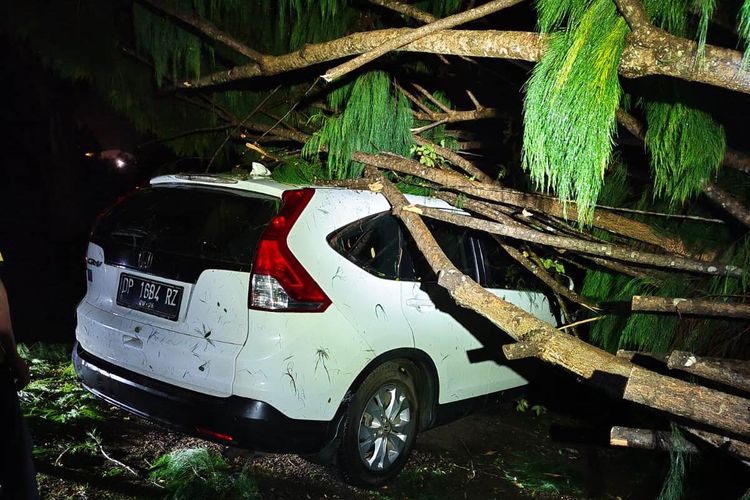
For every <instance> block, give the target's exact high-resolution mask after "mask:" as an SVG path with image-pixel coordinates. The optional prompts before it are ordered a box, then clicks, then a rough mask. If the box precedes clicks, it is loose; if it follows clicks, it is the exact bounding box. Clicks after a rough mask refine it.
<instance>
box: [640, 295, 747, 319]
mask: <svg viewBox="0 0 750 500" xmlns="http://www.w3.org/2000/svg"><path fill="white" fill-rule="evenodd" d="M630 307H631V309H632V310H633V311H634V312H661V313H670V314H678V315H683V314H691V315H696V316H717V317H720V318H726V317H729V318H744V319H750V304H728V303H726V302H715V301H713V300H698V299H680V298H673V297H645V296H643V295H634V296H633V298H632V300H631V305H630Z"/></svg>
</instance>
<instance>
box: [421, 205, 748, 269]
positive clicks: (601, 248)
mask: <svg viewBox="0 0 750 500" xmlns="http://www.w3.org/2000/svg"><path fill="white" fill-rule="evenodd" d="M415 208H416V209H417V210H419V211H420V212H421V213H422V214H423V215H425V216H427V217H430V218H432V219H438V220H442V221H445V222H449V223H451V224H456V225H460V226H464V227H469V228H472V229H477V230H479V231H487V232H489V233H492V234H497V235H500V236H507V237H509V238H514V239H519V240H523V241H529V242H532V243H537V244H539V245H547V246H552V247H556V248H564V249H566V250H572V251H575V252H581V253H587V254H591V255H598V256H600V257H609V258H613V259H617V260H623V261H625V262H635V263H637V264H644V265H647V266H656V267H664V268H668V269H678V270H682V271H690V272H694V273H703V274H710V275H715V276H721V275H728V276H735V277H741V276H742V270H741V269H739V268H738V267H736V266H730V265H725V264H721V263H719V262H713V263H712V262H704V261H700V260H695V259H689V258H686V257H678V256H676V255H664V254H657V253H651V252H642V251H638V250H634V249H632V248H628V247H623V246H620V245H613V244H606V243H597V242H590V241H586V240H582V239H578V238H570V237H567V236H555V235H550V234H545V233H542V232H539V231H535V230H533V229H525V228H523V227H518V226H510V225H506V224H500V223H497V222H491V221H485V220H480V219H476V218H473V217H469V216H466V215H459V214H455V213H450V212H446V211H444V210H440V209H436V208H430V207H423V206H417V207H415Z"/></svg>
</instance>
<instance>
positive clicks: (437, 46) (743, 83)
mask: <svg viewBox="0 0 750 500" xmlns="http://www.w3.org/2000/svg"><path fill="white" fill-rule="evenodd" d="M508 2H509V3H510V2H511V0H508ZM488 5H489V4H488ZM447 19H449V18H445V19H442V20H441V21H445V20H447ZM441 21H438V22H441ZM434 24H436V23H433V24H430V25H427V26H423V27H421V28H417V29H408V28H403V29H387V30H377V31H370V32H363V33H354V34H351V35H348V36H345V37H342V38H339V39H336V40H332V41H329V42H323V43H319V44H311V45H308V46H306V47H305V48H303V49H302V50H299V51H297V52H292V53H290V54H286V55H282V56H276V57H274V56H263V58H262V62H263V65H262V66H263V67H262V68H261V67H260V65H258V64H250V65H246V66H237V67H234V68H231V69H229V70H227V71H221V72H218V73H214V74H212V75H208V76H206V77H203V78H200V79H198V80H194V81H191V82H184V83H183V85H182V86H183V87H184V88H187V87H205V86H211V85H218V84H222V83H227V82H231V81H237V80H244V79H249V78H254V77H258V76H270V75H276V74H280V73H284V72H287V71H293V70H298V69H302V68H307V67H310V66H313V65H316V64H320V63H323V62H328V61H333V60H336V59H340V58H342V57H348V56H353V55H357V54H362V53H365V52H369V51H372V50H374V49H376V48H377V47H381V46H383V45H384V44H386V43H388V42H391V43H401V42H402V41H403V40H408V39H410V38H411V37H414V36H415V35H413V33H414V32H416V31H417V30H420V29H426V28H429V27H431V26H434ZM643 33H645V34H644V35H643V36H639V37H638V38H637V40H636V39H635V38H631V39H630V41H629V43H628V44H627V45H626V47H625V49H624V51H623V53H622V57H621V59H620V66H619V71H620V74H622V75H623V76H625V77H628V78H638V77H642V76H647V75H657V74H658V75H665V76H672V77H676V78H681V79H683V80H688V81H697V82H702V83H707V84H710V85H715V86H719V87H724V88H728V89H731V90H737V91H739V92H745V93H750V71H747V70H745V69H742V53H741V52H739V51H736V50H730V49H724V48H720V47H714V46H711V45H707V46H706V48H705V53H704V57H703V58H702V59H701V64H695V53H696V49H697V45H696V43H695V42H694V41H692V40H687V39H684V38H679V37H675V36H673V35H670V34H669V33H667V32H665V31H663V30H659V29H657V28H653V27H650V28H649V29H648V30H644V31H643ZM394 40H399V42H394ZM546 48H547V38H546V36H545V35H542V34H540V33H536V32H512V31H494V30H476V31H467V30H444V31H438V32H436V33H431V34H428V35H427V36H425V37H424V38H420V39H417V40H415V41H413V42H410V43H407V44H406V45H403V46H400V47H398V48H397V49H396V50H403V51H410V52H424V53H432V54H445V55H459V56H469V57H492V58H497V59H516V60H524V61H538V60H539V59H540V58H541V55H542V53H543V52H544V51H545V50H546Z"/></svg>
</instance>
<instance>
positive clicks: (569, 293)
mask: <svg viewBox="0 0 750 500" xmlns="http://www.w3.org/2000/svg"><path fill="white" fill-rule="evenodd" d="M438 198H441V199H443V200H445V201H447V202H448V203H450V204H452V205H455V204H456V203H457V202H458V197H457V196H456V195H454V194H448V193H443V194H440V195H438ZM463 207H464V208H466V209H467V210H469V211H470V212H474V213H477V214H480V215H482V216H484V217H488V218H491V219H496V220H500V221H501V222H504V223H506V224H517V225H518V227H522V226H521V224H519V223H517V222H515V221H514V220H513V219H511V218H510V217H509V216H507V215H505V214H502V213H498V212H496V211H495V210H493V209H492V208H491V207H488V206H487V205H486V204H485V203H482V202H479V201H474V200H465V201H464V202H463ZM498 240H499V238H498ZM498 244H499V245H500V246H501V247H502V249H503V250H505V252H506V253H507V254H508V255H510V257H511V258H512V259H513V260H515V261H516V262H518V263H519V264H521V265H522V266H523V267H524V268H526V269H527V270H528V271H529V272H530V273H531V274H533V275H534V276H535V277H536V278H537V279H539V280H540V281H541V282H542V283H544V284H545V285H547V286H548V287H549V288H550V289H551V290H552V291H553V292H554V293H555V294H557V295H560V296H562V297H565V298H566V299H568V300H569V301H571V302H573V303H575V304H580V305H582V306H583V307H585V308H587V309H589V310H591V311H599V310H600V309H599V306H598V305H597V304H595V303H594V302H592V301H590V300H588V299H587V298H586V297H582V296H581V295H578V294H577V293H576V292H574V291H573V290H570V289H568V288H567V287H565V286H563V285H562V284H560V283H558V282H557V281H556V280H555V278H553V277H552V275H550V273H549V272H547V270H546V269H544V268H542V267H540V266H538V265H537V264H536V263H534V262H533V261H531V260H530V259H528V258H527V257H525V256H524V254H523V253H522V252H520V251H519V250H518V249H517V248H514V247H512V246H510V245H508V244H506V243H503V242H502V241H498Z"/></svg>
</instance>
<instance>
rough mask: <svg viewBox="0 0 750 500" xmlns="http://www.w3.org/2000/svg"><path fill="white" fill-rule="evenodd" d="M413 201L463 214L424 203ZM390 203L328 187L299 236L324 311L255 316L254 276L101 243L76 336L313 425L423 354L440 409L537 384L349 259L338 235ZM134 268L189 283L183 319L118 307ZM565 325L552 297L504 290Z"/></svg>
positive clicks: (134, 364)
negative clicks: (126, 253) (393, 356)
mask: <svg viewBox="0 0 750 500" xmlns="http://www.w3.org/2000/svg"><path fill="white" fill-rule="evenodd" d="M151 184H152V185H154V186H166V185H171V184H177V185H188V184H189V185H195V186H207V187H214V188H215V187H221V188H222V189H236V190H242V191H251V192H256V193H262V194H266V195H270V196H274V197H277V198H280V197H281V195H282V193H283V192H284V191H285V190H288V189H295V188H296V186H289V185H284V184H279V183H277V182H274V181H272V180H270V179H266V178H261V179H249V180H237V179H231V178H219V179H218V180H217V177H214V176H200V175H198V176H196V175H190V176H179V175H178V176H164V177H159V178H155V179H153V180H152V181H151ZM410 199H411V201H412V202H415V203H420V204H426V205H431V206H436V207H440V208H444V209H451V207H449V205H447V204H446V203H444V202H442V201H440V200H435V199H430V198H423V197H410ZM388 209H389V204H388V202H387V201H386V200H385V198H384V197H383V196H382V195H380V194H375V193H371V192H362V191H353V190H344V189H334V188H316V191H315V195H314V196H313V198H312V200H311V201H310V203H309V205H308V206H307V207H306V209H305V210H304V212H303V213H302V215H301V216H300V218H299V219H298V220H297V222H296V223H295V225H294V227H293V229H292V231H291V233H290V234H289V237H288V245H289V248H290V249H291V251H292V253H293V254H294V255H295V256H296V258H297V259H298V260H299V261H300V263H301V264H302V265H303V267H304V268H305V269H306V270H307V271H308V272H309V273H310V275H311V276H312V277H313V278H314V279H315V281H316V282H317V283H318V285H319V286H320V287H321V289H322V290H323V291H324V292H325V293H326V294H327V295H328V297H329V298H330V299H331V301H332V305H331V306H330V307H328V309H327V310H326V311H325V312H322V313H299V312H295V313H284V312H271V311H260V310H254V309H248V306H247V298H248V291H249V290H248V288H249V280H250V275H249V274H248V273H243V272H235V271H225V270H214V269H209V270H206V271H204V272H203V273H201V275H200V276H199V278H198V280H197V282H196V283H195V284H192V283H187V282H178V281H174V280H169V279H165V278H162V277H159V276H151V275H149V274H147V273H142V272H139V271H137V270H133V269H124V268H119V267H117V266H113V265H109V264H106V263H104V261H105V256H104V253H103V250H102V248H101V247H99V246H97V245H95V244H90V245H89V247H88V251H87V262H88V263H89V264H88V266H87V268H88V270H89V272H90V277H91V280H90V282H89V283H88V289H87V293H86V295H85V297H84V299H83V300H82V302H81V304H80V305H79V307H78V310H77V315H78V326H77V328H76V337H77V339H78V341H79V343H80V344H81V346H82V347H83V348H84V349H85V350H86V351H88V352H90V353H92V354H93V355H95V356H98V357H100V358H103V359H105V360H107V361H109V362H111V363H114V364H116V365H118V366H121V367H123V368H126V369H128V370H131V371H134V372H136V373H139V374H141V375H145V376H147V377H151V378H154V379H156V380H159V381H162V382H166V383H169V384H172V385H174V386H177V387H181V388H185V389H190V390H193V391H197V392H200V393H204V394H209V395H213V396H222V397H224V396H229V395H236V396H241V397H246V398H252V399H256V400H259V401H264V402H266V403H268V404H270V405H272V406H273V407H275V408H276V409H277V410H279V411H280V412H282V413H283V414H284V415H286V416H288V417H290V418H295V419H303V420H318V421H329V420H331V419H333V417H334V415H335V414H336V411H337V410H338V408H339V407H340V405H341V403H342V401H343V400H344V398H345V396H346V394H347V392H348V391H349V390H350V388H351V387H352V384H353V382H354V381H355V379H357V377H358V376H360V375H361V374H362V372H363V370H365V369H366V368H367V366H368V364H369V363H370V362H371V361H372V360H373V359H375V358H376V357H378V356H380V355H382V354H386V353H388V352H391V351H394V350H396V349H418V350H420V351H422V352H423V353H424V354H425V355H426V356H427V357H429V358H430V359H431V360H432V362H433V363H434V365H435V368H436V370H437V373H438V383H439V384H438V386H439V403H441V404H443V403H451V402H457V401H461V400H463V399H467V398H471V397H474V396H479V395H483V394H487V393H489V392H495V391H499V390H503V389H509V388H512V387H516V386H519V385H522V384H524V383H526V381H525V380H524V379H523V378H522V377H521V376H520V375H518V374H516V373H515V372H514V371H512V370H511V369H510V368H508V367H506V366H501V365H498V364H497V363H496V362H495V361H480V362H471V361H470V359H469V356H468V352H470V351H472V350H475V349H480V348H481V347H482V344H481V343H480V342H479V341H478V340H477V339H476V338H475V337H474V336H473V335H472V334H471V333H470V332H468V331H467V330H466V329H465V328H464V327H463V326H461V324H459V323H458V322H456V320H454V319H453V318H452V317H451V316H449V315H448V314H446V313H444V312H441V311H439V310H437V308H436V307H435V305H434V304H433V303H432V301H431V299H430V298H429V296H427V294H425V293H424V291H423V290H421V289H420V286H419V283H416V282H399V281H394V280H387V279H383V278H379V277H377V276H373V275H371V274H369V273H368V272H366V271H365V270H363V269H361V268H359V267H358V266H357V265H355V264H353V263H352V262H350V261H348V260H347V259H346V258H344V257H343V256H341V255H340V254H338V253H337V252H336V251H335V250H334V249H333V248H331V246H330V245H328V243H327V241H326V237H327V235H328V234H330V233H331V232H333V231H334V230H336V229H339V228H341V227H342V226H345V225H347V224H349V223H351V222H354V221H357V220H359V219H362V218H363V217H366V216H369V215H372V214H376V213H379V212H384V211H387V210H388ZM122 272H127V273H129V274H133V275H136V276H141V277H144V278H150V279H155V280H158V281H161V282H165V283H169V284H173V285H178V286H182V287H184V295H183V299H182V305H181V308H180V312H179V316H178V318H177V321H171V320H168V319H163V318H159V317H156V316H153V315H150V314H147V313H145V312H141V311H136V310H132V309H128V308H125V307H121V306H118V305H117V304H116V302H115V300H114V297H115V294H116V290H117V287H118V283H119V276H120V274H121V273H122ZM492 291H493V293H496V294H497V295H498V296H500V297H504V298H506V299H507V300H509V301H510V302H513V303H515V304H516V305H519V306H520V307H522V308H524V309H526V310H528V311H530V312H532V313H533V314H535V315H537V316H538V317H539V318H540V319H543V320H544V321H548V322H550V323H554V322H555V320H554V317H553V316H552V314H551V312H550V310H549V304H548V303H547V301H546V298H545V297H544V296H543V295H541V294H531V293H528V292H518V291H512V290H492Z"/></svg>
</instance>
